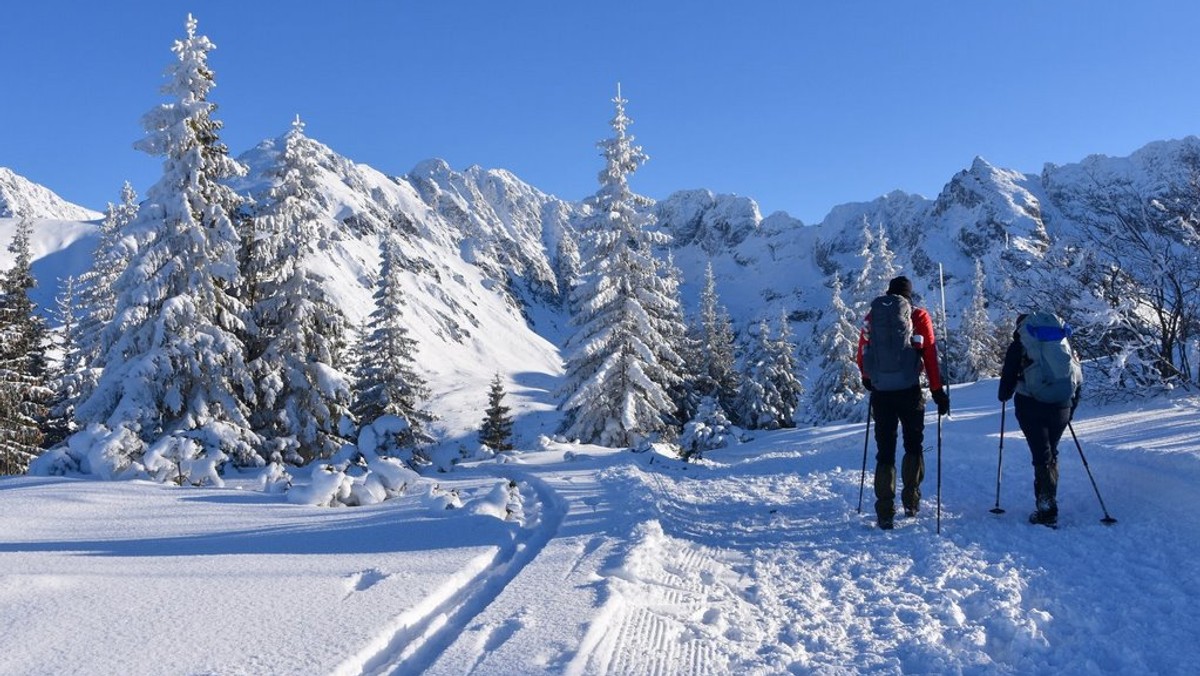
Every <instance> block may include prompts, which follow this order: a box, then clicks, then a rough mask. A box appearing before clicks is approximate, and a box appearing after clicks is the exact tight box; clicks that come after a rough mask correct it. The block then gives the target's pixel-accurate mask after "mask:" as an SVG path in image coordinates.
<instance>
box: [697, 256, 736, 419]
mask: <svg viewBox="0 0 1200 676" xmlns="http://www.w3.org/2000/svg"><path fill="white" fill-rule="evenodd" d="M694 335H695V337H696V340H697V341H698V342H699V344H700V357H699V362H698V363H697V364H696V368H697V370H698V371H699V374H698V383H697V389H698V390H699V392H700V395H701V396H702V397H712V398H713V399H715V400H716V402H717V403H718V404H719V405H720V406H721V407H722V408H723V409H724V410H725V411H732V410H733V409H734V408H735V407H734V401H735V400H736V398H737V396H738V391H739V389H740V383H739V382H738V373H737V368H736V366H735V365H734V350H733V326H732V323H731V322H730V320H729V313H728V312H727V311H726V309H725V307H724V306H723V305H721V301H720V298H719V297H718V296H717V281H716V276H715V275H714V274H713V267H712V263H711V262H710V263H709V264H708V266H707V267H706V268H705V270H704V288H703V290H701V292H700V324H699V326H698V327H697V328H696V329H695V330H694Z"/></svg>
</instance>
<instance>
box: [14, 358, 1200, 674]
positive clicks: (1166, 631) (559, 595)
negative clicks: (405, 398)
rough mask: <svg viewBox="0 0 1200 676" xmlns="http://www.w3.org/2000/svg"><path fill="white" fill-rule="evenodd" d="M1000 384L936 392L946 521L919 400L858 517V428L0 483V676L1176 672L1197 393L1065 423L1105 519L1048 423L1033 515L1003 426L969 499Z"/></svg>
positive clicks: (1192, 533)
mask: <svg viewBox="0 0 1200 676" xmlns="http://www.w3.org/2000/svg"><path fill="white" fill-rule="evenodd" d="M996 386H997V385H996V381H995V380H988V381H983V382H981V383H978V384H973V385H967V386H954V388H953V391H952V393H951V394H952V398H953V402H954V410H953V412H952V415H951V416H950V417H949V418H946V419H944V420H943V425H942V449H943V450H942V453H941V460H942V470H941V473H942V482H941V484H942V512H941V516H942V519H941V534H940V535H939V534H938V533H937V528H936V487H937V470H936V467H937V464H936V462H937V458H936V451H935V450H934V448H935V443H936V436H935V434H936V433H935V429H936V428H935V421H934V418H933V416H932V414H931V415H930V416H929V417H928V418H927V423H928V424H927V428H926V429H927V436H926V440H927V445H928V446H930V447H931V448H930V451H929V453H928V455H927V467H928V474H927V477H926V480H925V483H924V493H925V496H924V499H923V503H922V504H923V509H922V512H921V513H920V515H919V516H918V517H917V518H916V519H902V520H900V521H898V522H897V528H896V530H894V531H891V532H884V531H880V530H878V529H877V528H875V527H874V523H873V521H874V519H873V516H872V515H870V514H867V513H864V514H859V513H857V512H856V506H857V504H858V491H859V480H860V476H859V471H860V469H861V462H862V452H863V431H864V427H863V426H862V424H856V425H836V424H835V425H827V426H822V427H809V428H801V429H793V430H781V431H773V432H758V433H756V436H755V438H754V439H752V440H749V441H747V442H746V443H742V444H739V445H736V446H731V447H727V448H723V449H715V450H711V451H709V452H708V453H706V454H705V459H704V460H703V461H700V462H698V463H692V464H683V463H681V462H679V461H677V460H674V459H671V458H668V457H666V456H663V455H659V454H658V453H657V452H655V451H654V450H649V451H646V452H642V453H633V452H629V451H614V450H611V449H605V448H600V447H595V446H577V445H573V444H565V443H557V442H553V441H550V440H547V439H544V438H543V439H542V440H541V441H540V443H539V444H538V445H537V446H534V445H531V444H526V445H524V446H523V450H520V451H513V452H506V453H501V454H498V455H497V456H496V458H495V459H494V460H490V461H482V462H472V463H463V464H460V465H459V466H458V467H457V468H456V469H455V471H453V472H450V473H445V474H438V475H436V480H437V484H436V486H435V485H433V481H431V480H429V479H430V478H432V477H433V475H429V477H427V478H426V480H425V481H423V482H422V483H421V484H419V485H418V486H416V487H415V488H414V489H413V490H411V491H408V492H404V493H402V494H399V495H397V496H396V497H393V498H391V499H389V500H387V501H384V502H382V503H378V504H372V505H367V506H362V507H353V508H326V507H313V506H308V505H297V504H290V503H289V502H288V500H287V498H286V496H285V495H282V494H280V493H278V492H266V491H264V490H263V489H262V484H261V483H260V482H259V481H258V475H257V474H244V475H238V474H232V475H228V474H227V476H226V477H225V482H226V485H225V487H224V488H211V487H206V488H195V487H187V488H179V487H175V486H172V485H169V484H157V483H150V482H142V481H116V482H114V481H95V480H81V479H68V478H37V477H5V478H3V479H0V533H3V534H4V535H3V541H2V542H0V627H2V628H3V632H4V635H5V637H6V639H5V646H6V649H5V655H4V658H3V659H2V660H0V673H13V674H24V673H88V674H129V673H180V674H184V673H188V674H193V673H222V674H267V673H271V674H283V673H295V674H300V673H305V674H308V673H329V674H365V673H370V674H380V673H386V674H390V673H405V674H406V673H427V674H461V673H476V674H514V673H561V674H593V673H672V674H706V673H845V672H852V671H858V672H876V673H914V672H915V673H1014V674H1015V673H1020V674H1026V673H1056V672H1069V673H1186V672H1188V671H1190V670H1191V668H1192V665H1194V664H1195V663H1196V661H1197V659H1200V646H1198V645H1197V643H1196V642H1195V636H1196V635H1197V632H1198V631H1200V604H1198V603H1197V601H1198V600H1200V556H1197V554H1198V553H1200V552H1198V550H1200V514H1197V512H1196V510H1195V504H1196V503H1195V497H1194V493H1195V489H1194V486H1195V484H1196V482H1197V480H1198V479H1200V450H1198V449H1200V445H1198V441H1200V416H1197V409H1198V408H1200V400H1198V399H1196V398H1194V397H1191V398H1186V397H1183V398H1174V399H1158V400H1153V401H1142V402H1139V403H1137V404H1127V405H1108V406H1103V407H1101V406H1098V405H1095V404H1094V403H1090V402H1085V403H1084V404H1083V405H1082V406H1081V408H1080V410H1079V414H1078V417H1077V419H1076V421H1075V423H1074V429H1075V432H1076V433H1077V434H1078V438H1079V441H1080V443H1081V444H1082V448H1083V451H1084V452H1085V453H1086V456H1087V461H1088V465H1089V467H1090V469H1091V472H1092V475H1093V476H1094V478H1095V482H1096V487H1097V488H1098V489H1099V491H1100V494H1101V496H1102V497H1103V500H1104V505H1105V506H1106V508H1107V510H1108V512H1109V513H1111V514H1112V515H1113V516H1114V517H1116V518H1117V519H1119V522H1118V523H1117V524H1115V525H1112V526H1105V525H1103V524H1101V523H1100V518H1101V517H1102V516H1103V512H1102V510H1101V507H1100V503H1099V501H1098V500H1097V494H1096V491H1095V490H1094V489H1093V486H1092V483H1091V481H1090V480H1089V478H1088V474H1087V472H1086V471H1085V468H1084V466H1083V464H1082V463H1081V462H1080V455H1079V453H1078V451H1077V450H1076V448H1075V447H1074V443H1073V442H1072V441H1071V439H1070V436H1069V435H1068V437H1067V438H1066V439H1064V442H1063V444H1062V446H1061V448H1060V453H1061V456H1060V461H1059V462H1060V466H1061V484H1060V489H1059V504H1060V527H1059V528H1058V529H1057V530H1050V529H1047V528H1043V527H1039V526H1031V525H1029V524H1027V523H1026V522H1025V516H1026V514H1027V513H1028V511H1030V509H1031V508H1032V502H1033V500H1032V487H1031V484H1032V480H1031V476H1032V471H1031V469H1030V466H1029V456H1028V451H1027V449H1026V448H1025V445H1024V440H1023V439H1022V438H1021V435H1020V433H1019V431H1015V430H1014V429H1013V428H1014V427H1015V425H1008V428H1007V429H1006V431H1005V439H1004V447H1003V448H1004V463H1003V472H1002V477H1001V479H1002V481H1001V492H1000V504H1001V506H1002V507H1003V508H1004V509H1006V510H1007V511H1006V513H1004V514H1002V515H994V514H992V513H990V511H989V510H990V509H991V508H992V507H993V506H994V504H995V501H996V497H997V496H996V467H997V455H998V451H999V438H998V432H999V429H1000V405H999V402H998V401H997V400H996V398H995V393H996ZM1009 413H1010V414H1011V412H1009ZM1009 417H1010V418H1011V415H1010V416H1009ZM518 421H519V423H518V424H524V425H526V426H528V425H529V424H530V421H529V420H522V419H518ZM534 436H535V433H534V431H533V430H530V429H528V427H526V429H524V430H520V431H519V434H518V435H517V438H519V439H524V438H533V437H534ZM265 471H269V470H265ZM406 476H407V475H406ZM295 481H296V482H297V485H298V486H299V485H311V484H309V483H308V482H309V481H311V480H309V479H308V478H307V477H303V476H299V477H297V478H295ZM868 484H869V482H868ZM866 490H867V492H868V494H869V492H870V490H871V489H870V486H869V485H868V486H867V488H866ZM450 494H453V495H455V497H456V498H457V503H455V502H453V501H447V500H445V499H444V498H445V497H446V496H447V495H450ZM868 497H869V495H868ZM866 503H867V504H869V499H868V500H867V501H866ZM447 504H460V505H461V507H459V508H453V509H446V508H445V506H446V505H447ZM868 511H869V510H868Z"/></svg>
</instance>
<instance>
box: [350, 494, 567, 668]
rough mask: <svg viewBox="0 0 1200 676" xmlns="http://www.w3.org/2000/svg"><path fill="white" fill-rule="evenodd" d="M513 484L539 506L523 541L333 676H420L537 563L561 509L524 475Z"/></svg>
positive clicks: (500, 553) (509, 546) (403, 620)
mask: <svg viewBox="0 0 1200 676" xmlns="http://www.w3.org/2000/svg"><path fill="white" fill-rule="evenodd" d="M497 476H499V474H498V475H497ZM499 478H502V479H506V478H507V477H505V476H499ZM517 479H518V481H519V482H523V483H525V484H526V485H528V486H530V487H531V488H532V491H533V494H534V496H533V497H535V498H536V499H537V506H538V510H537V517H536V522H535V524H534V525H533V526H531V527H527V528H526V529H523V531H522V532H521V533H522V535H523V537H520V536H519V537H517V538H515V539H514V540H513V542H511V543H508V544H507V545H506V546H504V547H501V548H500V549H499V551H497V552H496V554H495V555H494V556H493V557H492V558H491V559H490V560H488V561H487V562H486V563H483V564H482V565H481V566H476V568H477V570H476V571H475V572H473V573H472V574H471V575H470V576H469V578H467V579H461V578H460V579H458V580H455V578H451V581H450V583H449V584H450V585H452V586H453V587H454V590H453V591H452V592H451V593H449V594H447V595H446V598H445V599H443V600H441V601H439V602H437V603H436V604H435V605H434V607H433V608H431V609H429V610H428V611H425V612H423V613H421V614H420V615H419V616H418V617H415V618H412V619H408V618H406V617H405V616H406V615H407V614H408V613H402V614H401V615H399V616H397V617H396V618H393V624H399V625H400V626H399V627H397V628H395V629H393V630H391V631H390V633H389V635H388V636H386V639H385V640H384V641H383V643H384V644H385V645H384V647H383V648H381V649H371V648H370V647H368V648H367V649H365V650H364V651H362V652H360V653H359V654H358V655H356V656H354V657H352V658H351V659H350V660H348V661H347V662H345V663H343V664H342V665H341V667H339V668H338V669H337V670H336V671H335V673H336V674H339V675H343V674H345V675H350V674H361V675H362V676H367V675H372V676H374V675H380V674H393V675H402V674H419V673H422V672H423V671H425V670H426V669H428V668H429V667H430V666H431V665H433V664H434V663H435V662H436V661H437V659H438V657H439V656H440V654H441V653H442V651H444V650H445V649H446V648H447V647H448V646H449V645H451V644H452V643H453V642H454V640H455V638H456V637H457V636H458V635H459V634H461V633H462V631H463V630H464V629H465V628H466V627H467V626H468V625H469V624H470V622H471V620H472V619H473V618H474V617H476V616H477V615H479V614H480V613H482V612H483V611H484V610H485V609H486V608H487V607H488V605H490V604H491V603H492V601H494V600H495V599H496V598H497V597H498V596H499V595H500V593H501V592H503V591H504V588H505V586H506V585H507V584H508V583H509V582H511V581H512V580H513V579H514V578H516V576H517V575H519V574H520V572H521V570H522V569H524V568H525V566H527V565H529V563H530V562H531V561H533V559H535V558H536V557H537V555H538V553H539V552H541V551H542V549H544V548H545V547H546V545H547V544H548V543H549V542H550V540H551V538H553V536H554V534H555V533H556V532H557V531H558V528H559V526H560V525H561V523H562V520H563V517H564V515H565V512H566V510H565V506H564V505H563V504H562V502H561V501H560V500H559V499H558V498H557V496H556V495H555V493H554V491H553V489H551V488H550V487H549V486H548V485H547V484H546V483H545V482H544V481H542V480H541V479H538V478H535V477H531V476H528V475H524V474H523V475H522V476H520V477H517ZM532 511H533V510H532V509H530V505H529V504H528V502H527V503H526V506H525V514H526V515H527V516H528V515H529V514H530V513H531V512H532ZM443 588H444V587H443ZM436 593H437V592H435V595H436ZM363 653H367V654H365V655H364V654H363ZM485 655H486V652H485V653H484V656H485Z"/></svg>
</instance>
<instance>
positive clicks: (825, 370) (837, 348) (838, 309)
mask: <svg viewBox="0 0 1200 676" xmlns="http://www.w3.org/2000/svg"><path fill="white" fill-rule="evenodd" d="M831 287H832V288H831V289H830V291H831V295H832V297H833V299H832V302H831V304H830V307H829V309H828V310H827V311H826V312H825V313H824V316H823V317H822V322H821V326H820V327H819V329H818V332H817V334H818V335H819V336H821V339H820V348H819V350H820V351H819V354H821V355H822V357H821V362H820V364H819V373H818V375H817V381H816V383H815V384H814V385H813V387H812V388H811V389H810V390H809V404H808V412H809V416H808V417H809V419H810V420H811V422H814V423H824V422H830V421H834V420H850V421H858V420H863V419H864V415H865V413H866V410H865V408H864V407H863V406H862V403H861V402H862V400H863V389H862V375H861V374H860V373H859V370H858V363H857V355H858V329H857V323H856V322H855V321H854V315H853V313H852V311H851V310H850V308H849V307H848V306H847V305H846V303H845V302H844V301H843V300H842V282H841V279H840V278H838V277H837V275H834V277H833V281H832V284H831Z"/></svg>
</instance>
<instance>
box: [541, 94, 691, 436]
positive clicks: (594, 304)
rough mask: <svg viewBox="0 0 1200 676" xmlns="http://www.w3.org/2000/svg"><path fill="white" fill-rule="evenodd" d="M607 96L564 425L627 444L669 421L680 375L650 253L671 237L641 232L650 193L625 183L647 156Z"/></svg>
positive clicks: (663, 292) (621, 108) (667, 304)
mask: <svg viewBox="0 0 1200 676" xmlns="http://www.w3.org/2000/svg"><path fill="white" fill-rule="evenodd" d="M613 103H614V104H615V106H616V115H615V116H614V117H613V119H612V128H613V131H614V132H615V134H614V136H613V137H612V138H610V139H607V140H605V141H601V142H600V144H599V146H600V148H601V149H602V151H603V155H604V158H605V166H604V169H603V170H602V171H601V172H600V189H599V190H598V191H597V192H596V194H595V195H593V196H592V197H590V198H588V203H589V206H590V207H591V215H590V216H589V217H588V218H587V220H586V221H585V222H584V223H583V227H582V228H581V231H582V232H583V233H584V236H585V237H587V238H588V240H589V244H590V247H588V249H587V250H586V251H585V257H584V262H583V269H582V271H581V281H580V285H579V287H578V288H577V289H576V298H577V299H578V312H577V313H576V314H575V315H573V316H572V318H571V323H572V324H573V325H574V326H575V327H576V331H575V334H574V335H572V336H571V338H570V339H568V341H567V345H566V349H567V352H568V354H569V356H568V360H567V374H566V375H567V377H566V383H565V385H564V387H563V390H562V392H563V394H564V398H565V401H564V403H563V404H562V407H563V408H564V409H565V410H566V416H565V418H564V425H563V432H564V433H565V434H566V435H567V436H568V437H572V438H576V439H580V440H582V441H585V442H589V443H597V444H601V445H606V446H631V445H635V444H638V443H640V442H642V441H645V440H647V439H650V438H652V437H654V436H656V435H658V434H660V433H662V432H664V431H665V430H666V429H667V428H668V427H669V425H670V420H671V418H672V417H673V415H674V413H675V403H674V402H673V401H672V400H671V395H670V391H671V388H673V387H674V386H675V385H676V384H677V378H678V376H677V375H676V371H675V370H674V368H672V367H670V366H668V363H678V362H679V361H680V357H679V355H678V353H676V352H675V347H674V345H673V344H672V341H671V335H672V334H671V330H672V329H671V328H669V325H668V321H669V320H668V319H667V318H668V317H673V316H677V313H676V312H675V308H673V307H672V306H671V304H672V302H673V301H672V298H671V296H670V294H669V293H668V291H669V289H668V288H667V283H666V282H665V281H664V277H665V275H664V274H663V266H662V265H661V264H660V262H659V261H658V260H657V259H656V258H655V257H654V252H653V247H654V245H655V244H659V243H665V242H666V241H667V240H668V239H669V238H668V236H667V235H665V234H662V233H652V232H650V231H649V230H648V227H650V226H651V225H652V224H653V222H654V217H653V215H652V214H650V213H649V212H648V211H647V209H646V208H645V207H646V206H648V204H649V200H648V199H647V198H645V197H642V196H640V195H636V194H634V193H633V191H632V190H630V188H629V175H630V174H632V173H633V172H634V171H635V170H636V169H637V168H638V166H639V165H640V164H641V163H642V162H644V161H645V160H646V155H645V153H644V152H642V149H641V147H640V146H636V145H634V144H633V136H632V135H630V134H629V133H628V132H627V129H628V126H629V124H630V120H629V118H628V117H626V116H625V104H626V103H627V101H626V100H625V99H623V98H621V94H620V89H619V88H618V91H617V97H616V98H615V99H613Z"/></svg>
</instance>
